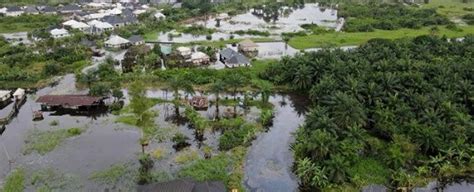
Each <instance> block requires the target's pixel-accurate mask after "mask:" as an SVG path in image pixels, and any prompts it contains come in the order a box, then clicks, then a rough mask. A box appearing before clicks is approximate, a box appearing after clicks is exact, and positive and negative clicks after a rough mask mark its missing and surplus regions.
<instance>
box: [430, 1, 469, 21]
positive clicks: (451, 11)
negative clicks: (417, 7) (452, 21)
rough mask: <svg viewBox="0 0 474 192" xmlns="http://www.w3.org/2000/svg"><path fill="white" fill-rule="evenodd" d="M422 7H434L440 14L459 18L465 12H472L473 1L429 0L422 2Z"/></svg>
mask: <svg viewBox="0 0 474 192" xmlns="http://www.w3.org/2000/svg"><path fill="white" fill-rule="evenodd" d="M422 7H426V8H436V11H437V12H438V13H440V14H442V15H446V16H448V17H449V18H459V17H460V16H462V15H464V14H466V13H469V12H472V10H473V9H474V2H473V1H472V0H430V3H428V4H423V5H422ZM469 10H471V11H469Z"/></svg>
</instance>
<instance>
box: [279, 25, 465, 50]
mask: <svg viewBox="0 0 474 192" xmlns="http://www.w3.org/2000/svg"><path fill="white" fill-rule="evenodd" d="M458 28H459V29H461V31H453V30H450V29H446V27H441V26H440V27H438V29H439V30H438V31H433V30H432V28H430V27H423V28H421V29H398V30H391V31H390V30H374V31H373V32H354V33H324V34H317V35H316V34H313V35H307V36H303V37H294V38H292V39H291V40H290V41H289V43H288V44H289V45H290V46H292V47H294V48H296V49H307V48H315V47H332V46H345V45H360V44H363V43H366V42H367V41H369V40H370V39H373V38H385V39H399V38H413V37H417V36H420V35H428V34H432V33H436V34H438V35H441V36H443V35H446V36H447V37H448V38H455V37H463V36H465V35H468V34H474V26H460V27H458Z"/></svg>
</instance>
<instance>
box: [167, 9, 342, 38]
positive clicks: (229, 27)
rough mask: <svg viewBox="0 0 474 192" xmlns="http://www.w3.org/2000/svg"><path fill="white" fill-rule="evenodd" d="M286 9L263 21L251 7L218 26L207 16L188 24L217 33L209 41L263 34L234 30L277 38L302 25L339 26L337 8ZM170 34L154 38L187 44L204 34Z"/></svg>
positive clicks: (224, 19) (296, 29)
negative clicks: (262, 33)
mask: <svg viewBox="0 0 474 192" xmlns="http://www.w3.org/2000/svg"><path fill="white" fill-rule="evenodd" d="M285 8H286V9H288V10H292V11H290V13H289V14H288V15H284V14H281V15H280V16H279V18H278V19H277V20H276V21H275V22H273V21H265V20H264V19H263V18H262V17H260V16H257V15H256V14H254V10H253V9H251V10H249V11H248V12H246V13H244V14H240V15H236V16H232V17H227V18H223V19H222V20H221V21H220V26H216V24H217V21H216V18H215V17H211V18H209V19H208V20H206V21H196V22H194V23H193V24H192V25H202V26H205V27H206V28H210V29H216V30H217V32H215V33H213V34H212V35H211V36H212V40H213V41H216V40H220V39H222V40H228V39H231V36H233V38H235V39H245V38H258V37H264V36H259V35H248V34H242V35H238V34H235V33H234V32H236V31H241V30H242V31H247V30H257V31H262V32H263V31H268V32H270V36H269V38H273V39H281V37H280V34H281V33H288V32H297V31H301V30H304V29H303V28H301V25H303V24H317V25H319V26H322V27H327V28H331V29H338V28H341V23H338V22H337V20H338V18H337V10H335V9H329V8H324V9H323V8H320V7H319V6H318V4H312V3H309V4H305V6H304V7H303V8H296V9H293V8H289V7H285ZM189 26H190V25H189ZM170 34H176V31H170V32H162V33H159V34H158V41H160V42H175V43H189V42H192V41H205V40H208V39H206V35H192V34H186V33H182V34H180V35H179V36H177V37H169V36H170Z"/></svg>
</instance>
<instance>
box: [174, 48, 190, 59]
mask: <svg viewBox="0 0 474 192" xmlns="http://www.w3.org/2000/svg"><path fill="white" fill-rule="evenodd" d="M176 50H177V51H178V53H179V55H181V56H183V57H184V58H191V54H192V51H191V48H189V47H178V48H176Z"/></svg>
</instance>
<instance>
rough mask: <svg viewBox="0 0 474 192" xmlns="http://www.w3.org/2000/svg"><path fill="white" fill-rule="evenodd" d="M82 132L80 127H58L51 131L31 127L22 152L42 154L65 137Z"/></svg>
mask: <svg viewBox="0 0 474 192" xmlns="http://www.w3.org/2000/svg"><path fill="white" fill-rule="evenodd" d="M82 132H83V129H81V128H69V129H58V130H52V131H41V130H38V129H33V130H31V131H29V133H28V135H27V137H26V139H25V146H24V149H23V153H24V154H29V153H32V152H33V151H36V152H38V153H39V154H41V155H44V154H46V153H48V152H50V151H52V150H54V149H55V148H56V147H57V146H58V145H59V144H61V143H62V142H63V141H64V140H65V139H67V138H70V137H74V136H77V135H80V134H81V133H82Z"/></svg>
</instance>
